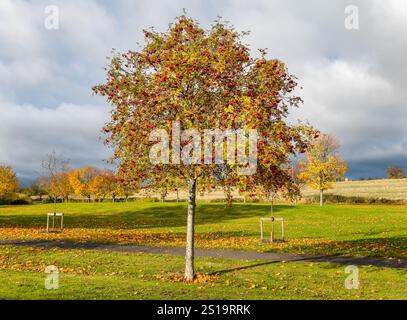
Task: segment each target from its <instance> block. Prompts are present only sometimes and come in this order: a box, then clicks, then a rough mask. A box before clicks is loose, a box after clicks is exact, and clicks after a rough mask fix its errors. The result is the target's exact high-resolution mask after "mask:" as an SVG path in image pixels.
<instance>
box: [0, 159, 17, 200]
mask: <svg viewBox="0 0 407 320" xmlns="http://www.w3.org/2000/svg"><path fill="white" fill-rule="evenodd" d="M18 188H19V182H18V179H17V176H16V174H15V173H14V171H13V168H12V167H10V166H0V199H6V198H8V197H9V196H10V195H12V194H14V193H16V192H17V190H18Z"/></svg>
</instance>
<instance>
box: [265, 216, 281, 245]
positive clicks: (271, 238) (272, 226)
mask: <svg viewBox="0 0 407 320" xmlns="http://www.w3.org/2000/svg"><path fill="white" fill-rule="evenodd" d="M264 221H271V233H270V242H274V241H276V239H275V238H274V221H281V240H279V241H284V218H274V217H273V218H260V240H261V241H265V239H264Z"/></svg>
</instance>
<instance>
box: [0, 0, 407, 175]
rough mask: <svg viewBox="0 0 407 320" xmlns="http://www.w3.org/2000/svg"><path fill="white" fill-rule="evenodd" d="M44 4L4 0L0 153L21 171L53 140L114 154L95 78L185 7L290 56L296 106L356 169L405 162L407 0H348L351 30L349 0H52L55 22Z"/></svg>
mask: <svg viewBox="0 0 407 320" xmlns="http://www.w3.org/2000/svg"><path fill="white" fill-rule="evenodd" d="M49 4H50V2H49V1H47V0H37V1H28V0H0V121H1V125H0V162H2V161H3V162H4V161H7V162H9V163H10V164H12V165H14V166H16V168H18V170H19V171H20V172H26V173H27V175H29V174H30V172H34V171H35V170H38V165H39V162H40V159H41V158H42V157H43V155H44V154H45V153H47V152H49V151H52V150H53V149H56V150H57V151H59V152H62V153H64V154H65V155H66V156H67V157H70V158H71V159H74V161H75V162H76V163H92V162H98V161H99V160H100V159H103V158H105V157H106V156H107V154H108V152H107V151H106V149H105V148H104V147H103V146H102V145H101V143H99V142H98V139H97V137H98V134H99V130H100V127H101V125H102V124H103V122H104V121H106V120H107V118H108V116H109V114H108V109H107V107H105V106H104V102H103V100H102V99H100V98H96V97H93V96H92V95H91V89H90V88H91V86H92V85H94V84H96V83H100V82H103V80H104V77H105V74H104V70H103V67H104V65H105V63H106V60H105V57H106V56H107V55H109V53H110V49H111V48H113V47H115V48H117V49H119V50H127V49H137V46H136V43H137V42H141V43H142V41H143V38H142V29H143V28H148V27H150V26H155V28H156V29H157V30H159V31H163V30H165V29H166V28H167V26H168V24H169V23H170V22H172V21H173V18H174V17H175V16H176V15H180V14H181V13H182V8H186V9H187V12H188V14H190V15H191V16H192V17H194V18H196V19H198V20H199V21H200V23H201V25H202V26H203V27H205V28H208V27H209V26H210V24H211V22H212V21H213V20H215V19H216V17H217V16H218V15H221V16H223V17H224V18H225V19H226V20H230V21H231V23H232V24H233V25H234V26H235V27H236V29H237V30H251V34H250V36H248V37H247V38H246V43H248V44H250V46H251V48H252V49H253V52H255V49H257V48H269V52H270V55H269V56H270V57H278V58H281V59H282V60H284V61H285V62H287V65H288V67H289V70H290V71H291V72H292V73H294V74H296V75H297V76H298V77H299V82H300V84H301V85H302V86H303V87H304V89H303V90H302V91H301V95H302V96H303V97H304V100H305V104H304V106H303V107H301V108H300V109H298V110H296V111H294V113H293V116H295V117H299V118H301V119H304V120H309V121H310V122H311V123H312V124H314V125H315V126H316V127H318V128H320V129H321V130H323V131H327V132H331V133H333V134H335V135H337V136H338V137H339V138H340V140H341V141H342V145H343V152H344V154H345V156H346V158H347V159H348V160H349V161H350V168H351V173H352V172H353V173H352V174H354V175H358V172H363V173H364V174H369V172H370V174H371V175H382V174H383V173H384V168H385V167H386V166H387V165H388V164H391V163H393V162H394V163H395V162H397V163H402V162H403V161H405V162H406V163H407V155H406V151H405V150H406V145H407V139H406V138H405V137H406V136H407V135H406V133H407V132H406V131H407V130H406V129H404V128H405V127H406V126H405V124H404V123H403V122H404V119H406V118H407V109H406V108H405V101H406V98H407V93H405V88H406V86H407V80H406V78H405V74H406V73H407V65H406V64H405V63H403V59H404V57H405V56H407V44H406V41H405V39H406V36H407V2H405V1H402V0H389V1H379V0H374V1H373V0H354V1H352V4H354V5H357V6H358V7H359V15H360V29H359V30H353V31H349V30H347V29H345V27H344V24H343V22H344V19H345V14H344V8H345V6H346V5H348V4H349V2H348V1H345V0H339V1H335V2H332V1H324V0H312V1H306V2H299V1H296V0H272V1H268V0H253V1H250V2H247V1H243V0H233V1H232V0H222V1H214V0H212V1H207V0H202V1H198V0H196V1H187V0H180V1H177V2H174V1H171V0H160V1H150V2H139V1H132V0H117V1H114V2H111V1H107V0H99V1H96V0H87V1H82V0H72V1H62V0H54V1H52V4H55V5H57V6H58V7H59V9H60V10H59V12H60V29H59V30H46V29H45V28H44V18H45V15H44V8H45V6H47V5H49ZM98 104H101V105H103V106H104V107H96V106H95V105H98ZM352 163H354V164H357V165H355V166H353V165H352ZM363 165H365V167H366V168H368V170H369V171H366V170H364V169H363ZM352 170H353V171H352Z"/></svg>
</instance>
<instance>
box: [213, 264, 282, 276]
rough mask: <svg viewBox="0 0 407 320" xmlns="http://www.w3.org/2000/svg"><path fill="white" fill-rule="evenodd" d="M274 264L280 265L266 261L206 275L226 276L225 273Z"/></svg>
mask: <svg viewBox="0 0 407 320" xmlns="http://www.w3.org/2000/svg"><path fill="white" fill-rule="evenodd" d="M276 263H280V261H267V262H261V263H256V264H250V265H247V266H241V267H236V268H230V269H223V270H219V271H213V272H210V273H208V274H209V275H222V274H226V273H231V272H235V271H241V270H247V269H252V268H256V267H261V266H265V265H269V264H276Z"/></svg>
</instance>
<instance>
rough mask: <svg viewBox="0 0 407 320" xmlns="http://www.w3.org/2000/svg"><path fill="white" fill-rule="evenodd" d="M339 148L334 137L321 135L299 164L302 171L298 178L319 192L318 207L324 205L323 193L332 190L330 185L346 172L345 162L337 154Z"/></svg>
mask: <svg viewBox="0 0 407 320" xmlns="http://www.w3.org/2000/svg"><path fill="white" fill-rule="evenodd" d="M339 147H340V145H339V142H338V141H337V139H336V138H335V137H334V136H332V135H329V134H322V135H321V136H320V137H318V138H317V139H315V141H314V142H313V143H312V147H311V148H309V149H308V151H307V153H306V155H307V159H306V162H302V163H301V165H302V166H303V168H304V169H303V172H302V173H301V174H300V178H301V179H304V180H305V181H307V183H308V184H309V185H310V187H311V188H312V189H314V190H318V191H319V195H320V201H319V202H320V206H323V204H324V191H326V190H328V189H330V188H332V183H333V182H335V181H337V180H339V179H341V178H342V177H343V176H344V175H345V173H346V171H347V165H346V162H345V160H344V159H342V158H341V157H340V156H339V154H338V149H339Z"/></svg>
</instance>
